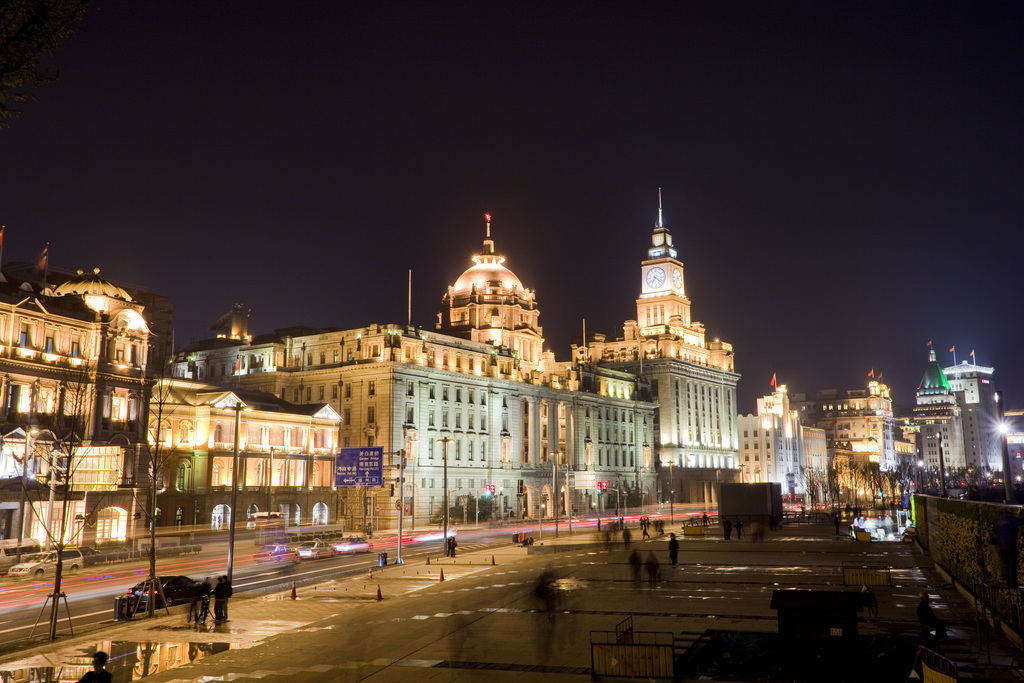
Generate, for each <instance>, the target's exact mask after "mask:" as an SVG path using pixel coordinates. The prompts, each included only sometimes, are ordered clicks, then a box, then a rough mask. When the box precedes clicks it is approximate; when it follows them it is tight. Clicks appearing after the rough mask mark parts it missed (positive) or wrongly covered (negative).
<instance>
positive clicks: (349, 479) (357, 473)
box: [334, 446, 384, 486]
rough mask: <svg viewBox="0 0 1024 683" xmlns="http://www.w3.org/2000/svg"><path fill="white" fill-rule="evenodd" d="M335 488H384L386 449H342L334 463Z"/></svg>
mask: <svg viewBox="0 0 1024 683" xmlns="http://www.w3.org/2000/svg"><path fill="white" fill-rule="evenodd" d="M334 485H335V486H383V485H384V449H383V448H381V447H379V446H378V447H376V448H342V449H341V450H340V451H338V455H337V457H336V458H335V462H334Z"/></svg>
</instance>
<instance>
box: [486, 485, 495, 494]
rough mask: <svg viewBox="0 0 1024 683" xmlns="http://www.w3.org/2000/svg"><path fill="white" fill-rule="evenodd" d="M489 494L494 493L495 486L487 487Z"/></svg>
mask: <svg viewBox="0 0 1024 683" xmlns="http://www.w3.org/2000/svg"><path fill="white" fill-rule="evenodd" d="M486 488H487V493H494V484H488V485H487V487H486Z"/></svg>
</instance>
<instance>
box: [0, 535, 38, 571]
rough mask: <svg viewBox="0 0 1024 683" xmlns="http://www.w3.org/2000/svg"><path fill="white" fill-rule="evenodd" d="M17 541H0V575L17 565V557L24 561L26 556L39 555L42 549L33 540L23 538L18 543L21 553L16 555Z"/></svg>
mask: <svg viewBox="0 0 1024 683" xmlns="http://www.w3.org/2000/svg"><path fill="white" fill-rule="evenodd" d="M18 545H19V542H18V539H16V538H8V539H5V540H3V541H0V573H3V572H6V571H7V570H8V569H10V568H11V567H13V566H14V565H16V564H17V563H18V555H19V554H20V555H21V558H22V559H25V557H26V556H27V555H32V554H35V553H40V552H42V551H43V547H42V546H41V545H39V541H37V540H36V539H34V538H25V539H22V540H21V542H20V545H21V553H18Z"/></svg>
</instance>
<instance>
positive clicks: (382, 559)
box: [377, 553, 388, 567]
mask: <svg viewBox="0 0 1024 683" xmlns="http://www.w3.org/2000/svg"><path fill="white" fill-rule="evenodd" d="M377 566H378V567H386V566H388V554H387V553H377Z"/></svg>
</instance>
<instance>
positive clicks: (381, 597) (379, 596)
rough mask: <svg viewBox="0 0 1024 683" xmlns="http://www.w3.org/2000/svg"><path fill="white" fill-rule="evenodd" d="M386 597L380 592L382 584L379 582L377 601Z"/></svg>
mask: <svg viewBox="0 0 1024 683" xmlns="http://www.w3.org/2000/svg"><path fill="white" fill-rule="evenodd" d="M383 599H384V596H383V595H381V594H380V584H377V602H380V601H381V600H383Z"/></svg>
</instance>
